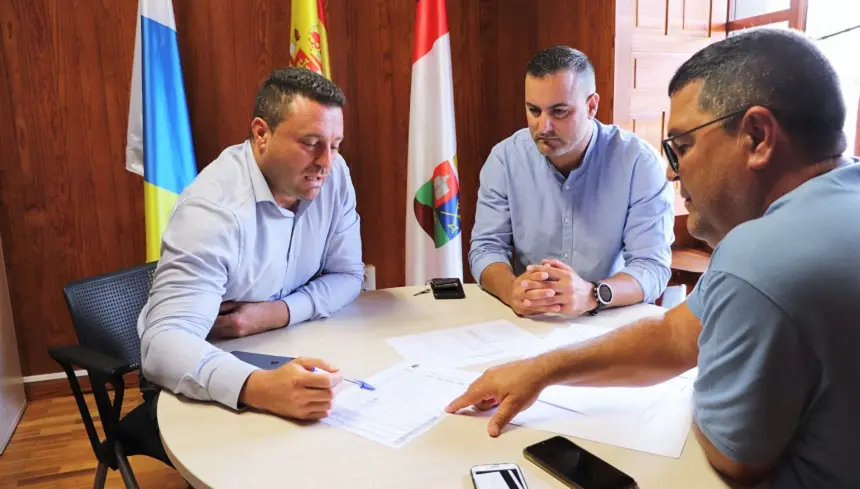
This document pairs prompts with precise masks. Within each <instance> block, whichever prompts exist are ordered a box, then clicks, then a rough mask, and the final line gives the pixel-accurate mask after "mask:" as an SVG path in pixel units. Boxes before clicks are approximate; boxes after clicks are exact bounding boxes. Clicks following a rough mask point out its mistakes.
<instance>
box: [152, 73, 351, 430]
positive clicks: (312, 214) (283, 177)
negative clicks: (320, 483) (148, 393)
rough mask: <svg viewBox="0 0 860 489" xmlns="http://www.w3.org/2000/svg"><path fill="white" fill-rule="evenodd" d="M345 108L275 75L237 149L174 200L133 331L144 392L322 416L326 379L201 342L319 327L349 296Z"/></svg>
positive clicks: (304, 80)
mask: <svg viewBox="0 0 860 489" xmlns="http://www.w3.org/2000/svg"><path fill="white" fill-rule="evenodd" d="M344 103H345V101H344V97H343V94H342V92H341V91H340V89H339V88H337V87H336V86H335V85H334V84H333V83H331V82H330V81H329V80H327V79H326V78H325V77H323V76H321V75H318V74H316V73H313V72H310V71H308V70H304V69H298V68H288V69H283V70H276V71H274V72H273V73H272V74H271V75H270V76H269V77H268V79H267V80H266V81H265V82H264V83H263V86H262V87H261V88H260V91H259V92H258V94H257V98H256V104H255V107H254V114H253V115H254V118H253V121H252V122H251V129H250V139H249V140H248V141H246V142H244V143H242V144H238V145H235V146H231V147H229V148H227V149H225V150H224V152H223V153H221V155H220V156H218V158H217V159H216V160H215V161H213V162H212V163H211V164H210V165H208V166H207V167H206V168H205V169H204V170H203V171H202V172H200V174H199V175H198V176H197V178H196V179H195V180H194V181H193V182H192V183H191V185H189V186H188V188H187V189H186V190H185V191H184V192H183V193H182V195H180V196H179V199H178V201H177V203H176V205H175V207H174V209H173V213H172V215H171V218H170V222H169V224H168V227H167V229H166V230H165V232H164V234H163V238H162V254H161V259H160V260H159V263H158V268H157V270H156V272H155V277H154V282H153V285H152V291H151V294H150V299H149V302H148V303H147V304H146V306H145V307H144V309H143V311H142V312H141V314H140V319H139V322H138V330H139V332H140V335H141V361H142V369H143V374H144V376H145V377H146V379H147V380H149V381H152V382H154V383H155V384H158V385H160V386H162V387H164V388H166V389H169V390H171V391H172V392H175V393H179V394H183V395H185V396H187V397H190V398H193V399H199V400H214V401H217V402H219V403H221V404H223V405H225V406H227V407H230V408H234V409H236V408H238V407H240V406H251V407H255V408H257V409H260V410H265V411H270V412H273V413H276V414H279V415H283V416H287V417H292V418H298V419H318V418H322V417H324V416H326V415H327V413H328V410H329V409H330V408H331V399H332V390H331V389H332V387H334V386H335V385H336V384H337V383H338V382H339V381H340V376H339V374H338V373H337V368H336V367H334V366H332V365H330V364H328V363H326V362H324V361H322V360H318V359H307V358H299V359H296V360H294V361H293V362H290V363H288V364H287V365H285V366H282V367H280V368H278V369H276V370H271V371H269V370H260V369H257V368H255V367H253V366H251V365H249V364H247V363H245V362H242V361H241V360H239V359H237V358H236V357H234V356H233V355H231V354H230V353H227V352H224V351H222V350H220V349H219V348H217V347H215V346H214V345H212V344H211V343H209V341H207V338H210V339H214V338H229V337H238V336H245V335H249V334H254V333H259V332H262V331H266V330H270V329H274V328H280V327H283V326H286V325H292V324H296V323H300V322H302V321H307V320H311V319H316V318H321V317H326V316H329V315H330V314H332V313H334V312H335V311H337V310H338V309H340V308H342V307H343V306H344V305H346V304H347V303H349V302H350V301H352V300H353V299H355V297H356V296H357V295H358V294H359V292H360V290H361V284H362V280H363V269H364V266H363V263H362V260H361V238H360V235H359V216H358V214H357V213H356V210H355V191H354V189H353V186H352V182H351V179H350V174H349V169H348V168H347V166H346V163H345V162H344V160H343V158H342V157H341V156H340V155H339V154H338V147H339V145H340V143H341V140H342V139H343V112H342V107H343V105H344ZM314 368H317V369H322V370H323V371H322V372H321V371H317V372H313V370H314ZM327 372H328V373H327Z"/></svg>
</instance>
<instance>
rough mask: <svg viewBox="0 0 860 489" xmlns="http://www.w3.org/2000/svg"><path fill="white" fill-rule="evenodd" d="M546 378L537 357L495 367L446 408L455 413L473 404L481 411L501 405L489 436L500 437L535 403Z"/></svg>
mask: <svg viewBox="0 0 860 489" xmlns="http://www.w3.org/2000/svg"><path fill="white" fill-rule="evenodd" d="M545 377H546V374H545V373H544V372H543V371H542V369H541V368H540V366H539V365H538V361H537V360H536V359H534V358H530V359H526V360H519V361H516V362H511V363H507V364H504V365H499V366H498V367H493V368H491V369H489V370H487V371H486V372H484V374H483V375H481V376H480V377H479V378H478V379H477V380H475V381H474V382H472V385H470V386H469V388H468V389H467V390H466V393H465V394H463V395H462V396H460V397H458V398H457V399H454V400H453V401H451V404H449V405H448V406H447V407H446V408H445V411H446V412H449V413H456V412H457V411H458V410H460V409H463V408H465V407H468V406H470V405H473V406H475V407H476V408H478V409H480V410H487V409H492V408H493V407H495V406H499V409H498V411H496V414H495V415H493V417H492V418H491V419H490V423H489V425H488V426H487V432H488V433H489V434H490V436H492V437H496V436H499V434H500V433H501V432H502V429H504V427H505V426H506V425H507V424H508V423H510V421H511V420H512V419H514V416H516V415H517V414H518V413H519V412H521V411H523V410H525V409H527V408H528V407H529V406H531V405H532V404H534V402H535V401H536V400H537V397H538V395H539V394H540V392H541V391H542V390H543V389H544V387H546V384H545V382H546V380H545Z"/></svg>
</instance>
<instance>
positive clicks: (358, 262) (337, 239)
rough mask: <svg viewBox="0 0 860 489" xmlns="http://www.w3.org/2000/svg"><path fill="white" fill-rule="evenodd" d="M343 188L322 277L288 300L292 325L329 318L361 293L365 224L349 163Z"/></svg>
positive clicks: (299, 289)
mask: <svg viewBox="0 0 860 489" xmlns="http://www.w3.org/2000/svg"><path fill="white" fill-rule="evenodd" d="M339 168H340V169H341V170H342V173H341V175H340V177H339V178H340V180H339V183H340V186H341V190H342V196H343V198H342V199H340V202H339V207H338V210H337V212H338V217H337V220H336V224H335V225H334V226H332V231H331V234H330V235H329V237H328V246H327V250H326V253H325V263H324V264H323V267H322V269H321V271H320V275H319V276H318V277H316V278H314V279H313V280H311V281H309V282H308V283H307V284H305V285H303V286H301V287H299V288H298V289H296V290H295V291H293V292H292V293H291V294H290V295H288V296H287V297H285V298H284V302H286V304H287V307H288V308H289V310H290V324H297V323H301V322H303V321H308V320H313V319H319V318H324V317H328V316H330V315H332V314H334V313H335V312H337V311H338V310H340V309H341V308H343V307H344V306H345V305H347V304H349V303H350V302H352V301H353V300H355V298H356V297H358V294H359V293H360V292H361V284H362V283H363V282H364V263H363V262H362V256H361V222H360V218H359V216H358V212H357V211H356V209H355V188H354V187H353V185H352V179H351V178H350V174H349V169H348V167H347V166H346V164H345V163H343V164H342V165H340V166H339Z"/></svg>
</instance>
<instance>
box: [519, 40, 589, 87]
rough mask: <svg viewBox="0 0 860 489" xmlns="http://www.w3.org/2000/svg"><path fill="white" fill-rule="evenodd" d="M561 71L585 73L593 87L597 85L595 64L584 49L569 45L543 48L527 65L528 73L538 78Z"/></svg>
mask: <svg viewBox="0 0 860 489" xmlns="http://www.w3.org/2000/svg"><path fill="white" fill-rule="evenodd" d="M559 71H572V72H574V73H575V74H577V75H584V76H585V79H584V80H583V81H587V82H588V83H589V84H590V86H591V87H594V86H595V81H594V66H592V64H591V60H589V59H588V56H586V55H585V53H583V52H582V51H579V50H577V49H573V48H572V47H569V46H552V47H549V48H545V49H542V50H541V51H540V52H539V53H537V54H536V55H534V56H533V57H532V59H531V60H530V61H529V64H528V65H526V73H528V74H529V75H531V76H534V77H537V78H543V77H545V76H547V75H554V74H555V73H558V72H559Z"/></svg>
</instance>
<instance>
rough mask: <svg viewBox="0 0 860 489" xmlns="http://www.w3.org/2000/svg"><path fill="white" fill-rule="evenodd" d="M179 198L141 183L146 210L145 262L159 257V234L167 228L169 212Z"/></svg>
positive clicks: (153, 186)
mask: <svg viewBox="0 0 860 489" xmlns="http://www.w3.org/2000/svg"><path fill="white" fill-rule="evenodd" d="M177 198H179V196H178V195H176V194H175V193H173V192H171V191H169V190H165V189H163V188H161V187H156V186H155V185H153V184H151V183H149V182H146V181H145V182H143V202H144V208H145V210H146V261H148V262H149V261H156V260H158V259H159V258H160V256H161V233H163V232H164V230H165V228H167V220H168V219H169V218H170V212H171V211H172V210H173V206H174V205H175V204H176V199H177Z"/></svg>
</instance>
